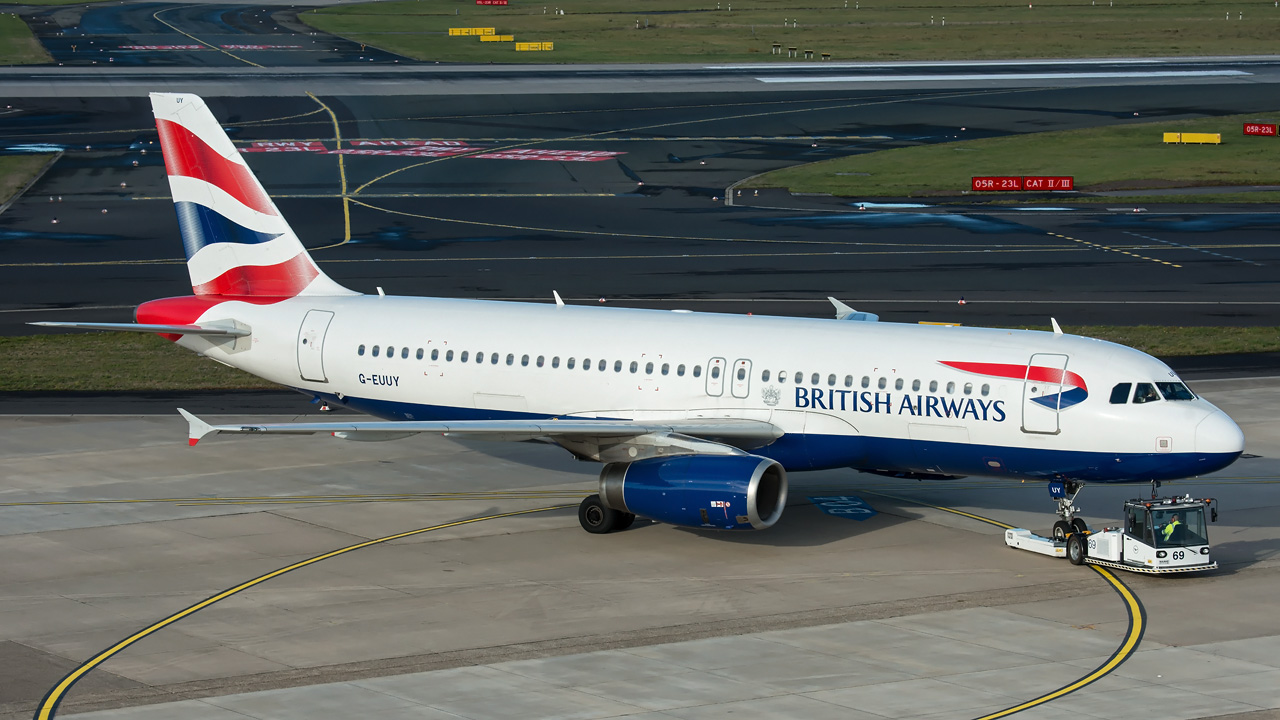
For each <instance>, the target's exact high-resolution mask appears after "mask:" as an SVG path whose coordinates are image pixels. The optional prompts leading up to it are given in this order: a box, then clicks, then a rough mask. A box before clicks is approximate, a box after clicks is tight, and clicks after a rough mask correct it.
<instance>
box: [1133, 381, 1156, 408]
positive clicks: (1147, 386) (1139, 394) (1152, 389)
mask: <svg viewBox="0 0 1280 720" xmlns="http://www.w3.org/2000/svg"><path fill="white" fill-rule="evenodd" d="M1159 399H1160V393H1158V392H1156V386H1155V385H1152V384H1151V383H1138V388H1137V389H1136V390H1134V391H1133V404H1134V405H1141V404H1142V403H1149V402H1155V401H1156V400H1159Z"/></svg>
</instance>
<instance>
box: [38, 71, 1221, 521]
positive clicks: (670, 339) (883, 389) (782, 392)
mask: <svg viewBox="0 0 1280 720" xmlns="http://www.w3.org/2000/svg"><path fill="white" fill-rule="evenodd" d="M151 104H152V108H153V110H154V114H155V120H156V127H157V130H158V132H159V137H160V144H161V148H162V150H163V155H164V161H165V168H166V171H167V174H168V178H169V185H170V189H171V191H172V194H173V200H174V204H175V208H176V211H177V216H178V226H179V228H180V231H181V236H182V242H183V245H184V247H185V249H186V256H187V270H188V273H189V274H190V277H191V287H192V294H191V295H188V296H183V297H173V298H165V299H159V300H152V301H149V302H145V303H143V304H141V305H140V306H138V308H137V310H136V312H135V320H136V322H135V323H75V322H46V323H33V324H36V325H45V326H52V327H63V328H81V329H91V330H124V331H133V332H146V333H158V334H160V335H162V336H164V337H166V338H168V339H170V340H172V341H174V342H176V343H177V344H178V345H180V346H182V347H184V348H187V349H188V350H191V351H193V352H196V353H198V354H200V355H203V356H205V357H208V358H210V359H212V360H215V361H217V362H221V363H224V364H226V365H230V366H232V367H236V368H239V369H241V370H244V371H247V372H249V373H252V374H254V375H256V376H258V377H261V378H265V379H267V380H270V381H271V382H274V383H278V384H280V385H283V386H286V387H290V388H293V389H294V390H297V391H298V392H300V393H302V394H304V395H308V396H311V397H312V398H313V400H314V401H318V402H323V403H325V404H326V405H327V406H331V407H343V408H349V409H351V410H354V411H357V412H360V413H365V414H368V415H371V416H374V417H375V418H380V420H373V421H364V420H355V421H345V420H344V421H338V422H319V423H317V422H298V423H244V424H230V425H210V424H208V423H205V422H204V421H202V420H200V419H199V418H197V417H195V416H194V415H192V414H191V413H188V412H186V411H185V410H179V412H180V413H181V414H182V416H183V417H185V418H186V419H187V420H188V422H189V426H190V430H189V442H190V444H191V445H193V446H194V445H195V444H196V443H197V442H198V441H199V440H200V439H202V438H204V437H206V436H208V435H212V434H219V433H240V434H250V435H263V434H276V433H281V434H316V433H329V434H332V435H333V436H334V437H338V438H342V439H347V440H391V439H396V438H402V437H407V436H410V435H414V434H417V433H440V434H442V435H447V436H455V437H462V438H478V439H487V440H497V441H516V442H519V441H533V442H542V443H549V444H553V445H557V446H559V447H561V448H563V449H565V450H567V451H569V452H570V453H572V454H573V455H574V456H575V457H577V458H578V459H581V460H590V461H595V462H600V463H604V466H603V469H602V471H601V473H600V479H599V492H598V494H593V495H591V496H590V497H588V498H586V499H585V500H583V502H582V504H581V506H580V507H579V511H578V517H579V521H580V522H581V525H582V527H583V528H584V529H585V530H587V531H588V532H592V533H608V532H612V531H616V530H622V529H625V528H626V527H628V526H630V525H631V524H632V522H633V521H634V520H635V518H636V517H637V516H639V517H643V518H648V519H650V520H655V521H659V522H664V523H669V524H672V525H677V526H684V527H693V528H716V529H723V530H749V529H764V528H768V527H770V526H772V525H774V524H775V523H776V522H777V521H778V519H779V517H781V515H782V512H783V510H784V509H785V507H786V504H787V493H788V487H789V483H788V473H791V472H795V471H804V470H818V469H827V468H853V469H856V470H861V471H865V472H871V473H878V474H882V475H889V476H894V477H905V478H921V479H927V478H936V479H948V478H954V477H958V476H966V475H980V476H991V477H996V478H1007V479H1010V480H1021V481H1043V482H1047V483H1049V486H1050V491H1051V495H1052V496H1053V497H1054V499H1055V500H1056V501H1057V503H1058V509H1057V513H1056V514H1057V516H1058V517H1059V519H1058V520H1057V521H1056V522H1055V524H1054V531H1053V534H1054V536H1055V538H1057V539H1063V538H1065V537H1066V535H1067V534H1069V533H1071V532H1074V531H1081V530H1083V529H1084V528H1085V526H1084V523H1083V520H1081V519H1079V518H1077V517H1075V512H1076V511H1077V508H1075V507H1074V506H1073V504H1072V500H1073V499H1074V497H1075V495H1076V494H1077V493H1078V492H1079V491H1080V488H1082V487H1083V486H1084V484H1086V483H1136V482H1150V483H1153V488H1154V486H1155V485H1157V484H1158V483H1160V482H1161V481H1165V480H1173V479H1178V478H1187V477H1193V476H1198V475H1204V474H1206V473H1211V472H1214V471H1216V470H1220V469H1222V468H1225V467H1227V466H1228V465H1230V464H1231V463H1232V462H1234V461H1235V460H1236V458H1237V457H1239V456H1240V454H1241V452H1242V451H1243V450H1244V436H1243V434H1242V433H1241V431H1240V428H1239V427H1238V426H1237V425H1236V424H1235V422H1233V421H1232V420H1231V418H1230V417H1228V416H1227V415H1226V414H1225V413H1224V412H1222V411H1221V410H1219V409H1218V408H1217V407H1215V406H1214V405H1212V404H1211V403H1209V402H1208V401H1206V400H1204V399H1203V398H1201V397H1199V396H1197V395H1196V394H1195V393H1193V392H1192V391H1191V390H1189V389H1188V388H1187V386H1186V385H1185V384H1184V383H1183V382H1182V381H1181V380H1180V379H1179V378H1178V376H1177V375H1176V374H1175V373H1174V372H1173V371H1172V370H1171V369H1170V368H1169V367H1168V366H1167V365H1165V364H1164V363H1162V362H1160V361H1159V360H1157V359H1156V358H1154V357H1151V356H1149V355H1146V354H1144V353H1142V352H1139V351H1138V350H1134V349H1132V348H1128V347H1124V346H1122V345H1118V344H1114V343H1110V342H1104V341H1101V340H1096V339H1091V338H1087V337H1080V336H1074V335H1069V334H1066V333H1064V332H1062V330H1061V328H1060V327H1059V326H1058V324H1057V321H1056V320H1054V321H1053V331H1052V332H1047V331H1045V332H1042V331H1030V330H1007V329H994V328H976V327H960V326H947V325H922V324H905V323H891V322H879V321H878V318H877V317H876V316H875V315H872V314H870V313H858V312H855V311H854V310H853V309H852V308H850V307H849V306H847V305H845V304H843V303H841V302H839V301H838V300H835V299H833V298H832V299H831V300H832V302H833V303H834V305H835V308H836V319H835V320H831V319H814V318H794V317H766V316H758V315H748V316H742V315H730V314H719V313H701V312H690V311H687V310H672V311H666V310H641V309H629V308H617V307H606V306H601V305H585V306H573V305H568V304H566V303H564V302H563V301H562V300H561V298H560V296H559V294H558V293H554V292H553V297H554V302H548V303H527V302H497V301H479V300H465V299H446V298H424V297H393V296H387V295H385V294H383V292H382V291H381V289H380V288H379V291H378V293H377V294H376V295H367V294H361V293H358V292H355V291H353V290H350V289H347V288H345V287H343V286H341V285H339V284H338V283H336V282H335V281H333V280H332V279H330V278H329V277H328V276H327V275H325V274H324V272H323V271H322V270H321V269H320V267H319V266H318V265H317V264H316V263H315V261H314V260H313V259H312V258H311V256H310V254H309V253H308V252H307V250H306V249H305V248H304V246H303V245H302V243H301V242H300V241H299V239H298V237H297V235H295V234H294V232H293V230H292V229H290V227H289V225H288V223H287V222H286V221H285V219H284V218H283V217H282V216H281V214H280V212H279V210H278V209H277V208H276V206H275V203H273V202H272V200H271V198H270V196H268V195H267V193H266V191H265V190H264V189H263V188H262V185H261V184H259V182H258V180H257V179H256V177H255V176H254V174H253V172H252V171H251V170H250V169H249V167H248V165H247V164H246V162H245V161H244V159H243V157H242V155H241V154H240V153H239V152H237V151H236V148H235V146H234V145H233V144H232V143H231V141H230V140H229V139H228V138H227V135H226V133H225V132H224V131H223V130H222V128H221V127H220V126H219V125H218V123H217V121H216V119H215V118H214V115H213V113H212V112H211V111H210V110H209V109H208V107H207V106H206V105H205V103H204V101H203V100H202V99H201V98H199V97H197V96H195V95H191V94H181V93H152V94H151Z"/></svg>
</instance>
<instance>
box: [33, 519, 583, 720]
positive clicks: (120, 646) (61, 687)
mask: <svg viewBox="0 0 1280 720" xmlns="http://www.w3.org/2000/svg"><path fill="white" fill-rule="evenodd" d="M569 507H573V506H572V505H555V506H551V507H542V508H534V509H532V510H514V511H512V512H505V513H498V514H495V515H485V516H484V517H478V518H470V519H468V520H455V521H453V522H448V523H443V524H440V525H432V526H431V527H425V528H419V529H417V530H410V531H408V532H403V533H397V534H395V535H387V536H386V537H380V538H376V539H374V540H366V541H365V542H362V543H356V544H355V545H348V546H347V547H344V548H339V549H337V550H332V551H330V552H327V553H324V554H323V555H316V556H315V557H312V558H308V559H306V560H302V561H300V562H296V563H294V564H292V565H287V566H285V567H282V568H280V569H278V570H272V571H271V572H269V573H266V574H265V575H259V576H258V577H256V578H254V579H252V580H249V581H247V582H243V583H240V584H239V585H236V586H235V587H232V588H228V589H227V590H223V591H222V592H220V593H217V594H216V595H212V596H210V597H208V598H205V599H204V600H201V601H200V602H198V603H196V604H194V605H190V606H188V607H187V608H185V609H183V610H179V611H178V612H176V613H174V614H172V615H170V616H168V617H166V618H165V619H163V620H161V621H159V622H157V623H153V624H151V625H149V626H147V627H145V628H143V629H141V630H139V631H138V632H136V633H134V634H132V635H130V636H129V637H127V638H125V639H123V640H121V641H120V642H118V643H116V644H115V645H112V646H111V647H109V648H107V649H106V650H103V651H102V652H100V653H98V654H96V655H94V656H93V657H91V658H89V659H88V660H86V661H84V662H83V663H81V664H80V666H79V667H77V668H76V669H75V670H72V671H71V672H70V673H68V674H67V675H66V677H64V678H62V680H61V681H59V682H58V684H57V685H54V686H53V687H52V688H50V689H49V692H48V693H46V694H45V696H44V699H42V700H41V701H40V705H39V707H38V708H37V709H36V713H35V715H34V720H50V719H51V718H53V717H54V715H55V714H56V713H57V711H58V705H59V704H60V703H61V702H62V699H63V698H64V697H65V696H66V694H67V693H68V692H69V691H70V690H71V687H72V686H73V685H75V684H76V682H77V681H79V680H80V679H81V678H83V677H84V676H85V675H87V674H88V673H89V671H91V670H93V669H94V668H96V667H97V666H99V665H101V664H102V663H104V662H106V661H107V660H109V659H111V658H112V657H113V656H115V655H116V654H118V653H119V652H120V651H122V650H125V649H126V648H128V647H129V646H130V645H133V644H134V643H136V642H138V641H139V640H142V639H143V638H145V637H147V636H149V635H152V634H154V633H156V632H157V631H159V630H162V629H164V628H165V627H168V626H169V625H172V624H173V623H176V622H178V621H179V620H182V619H183V618H185V617H187V616H189V615H192V614H194V613H196V612H199V611H200V610H203V609H205V608H207V607H209V606H210V605H213V604H214V603H217V602H219V601H221V600H225V599H227V598H229V597H231V596H232V595H235V594H237V593H240V592H242V591H244V590H248V589H249V588H251V587H254V586H255V585H259V584H261V583H264V582H266V581H268V580H270V579H272V578H276V577H279V576H281V575H283V574H285V573H287V572H290V571H293V570H297V569H300V568H304V567H306V566H308V565H314V564H315V563H318V562H321V561H322V560H328V559H329V558H333V557H337V556H339V555H345V554H346V553H349V552H354V551H356V550H360V549H362V548H367V547H371V546H373V545H380V544H382V543H385V542H390V541H392V540H400V539H403V538H407V537H413V536H415V535H421V534H423V533H428V532H431V531H433V530H444V529H446V528H452V527H458V526H460V525H470V524H472V523H478V522H484V521H485V520H497V519H499V518H508V517H515V516H517V515H529V514H532V513H539V512H548V511H551V510H563V509H565V508H569Z"/></svg>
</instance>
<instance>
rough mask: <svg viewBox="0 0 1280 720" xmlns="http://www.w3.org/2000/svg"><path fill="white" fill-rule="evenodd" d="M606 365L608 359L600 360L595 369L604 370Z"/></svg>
mask: <svg viewBox="0 0 1280 720" xmlns="http://www.w3.org/2000/svg"><path fill="white" fill-rule="evenodd" d="M608 365H609V361H608V360H601V361H600V362H599V364H597V365H596V369H597V370H599V371H600V372H604V369H605V368H606V367H608Z"/></svg>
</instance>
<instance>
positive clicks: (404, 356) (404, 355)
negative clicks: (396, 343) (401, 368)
mask: <svg viewBox="0 0 1280 720" xmlns="http://www.w3.org/2000/svg"><path fill="white" fill-rule="evenodd" d="M400 359H401V360H408V359H409V348H407V347H402V348H400Z"/></svg>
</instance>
